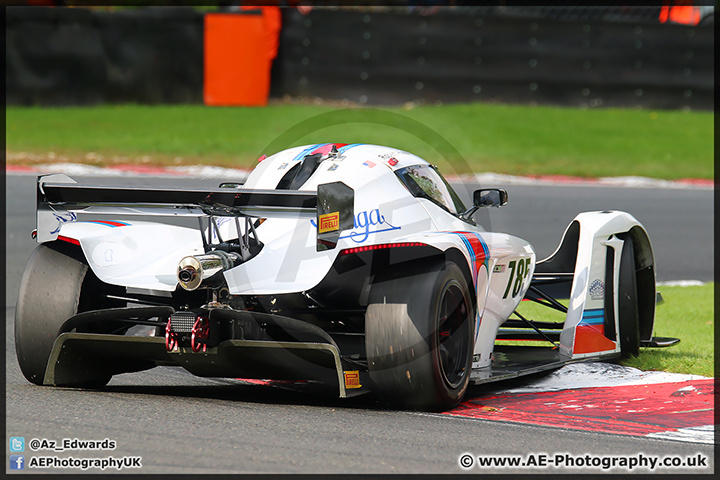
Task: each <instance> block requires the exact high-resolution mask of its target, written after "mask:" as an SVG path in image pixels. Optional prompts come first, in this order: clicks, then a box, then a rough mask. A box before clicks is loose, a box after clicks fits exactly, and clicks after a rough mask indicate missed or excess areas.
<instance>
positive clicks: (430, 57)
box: [271, 7, 714, 110]
mask: <svg viewBox="0 0 720 480" xmlns="http://www.w3.org/2000/svg"><path fill="white" fill-rule="evenodd" d="M485 10H487V9H485ZM284 13H285V14H284V17H283V32H282V40H281V43H280V51H279V53H278V58H277V60H276V63H277V64H278V65H276V67H275V73H276V74H275V75H274V77H273V81H274V84H273V90H272V91H271V92H272V93H273V94H274V95H280V94H289V95H291V96H306V97H321V98H325V99H347V100H349V101H352V102H358V103H367V104H402V103H405V102H417V103H437V102H470V101H483V102H505V103H525V104H529V103H533V102H534V103H537V104H554V105H567V106H590V107H592V106H603V107H635V106H641V107H647V108H668V109H673V108H685V107H689V108H692V109H701V110H708V109H710V110H712V109H713V90H714V55H713V52H714V46H713V42H714V40H713V38H714V36H713V34H714V26H713V25H699V26H696V27H689V26H685V25H671V24H661V23H659V22H658V21H657V18H654V19H652V18H650V19H634V20H633V21H628V20H615V21H611V20H605V19H583V20H562V19H552V18H548V17H544V18H543V17H537V16H536V17H532V16H512V15H498V14H492V13H483V9H482V8H472V7H470V8H464V9H461V8H456V9H445V10H439V11H437V13H435V14H432V15H422V14H419V13H411V14H407V13H387V12H384V13H372V12H357V11H328V10H319V9H318V10H314V11H312V12H311V13H310V14H308V15H306V16H303V15H300V14H299V13H298V12H297V11H294V10H287V11H285V12H284Z"/></svg>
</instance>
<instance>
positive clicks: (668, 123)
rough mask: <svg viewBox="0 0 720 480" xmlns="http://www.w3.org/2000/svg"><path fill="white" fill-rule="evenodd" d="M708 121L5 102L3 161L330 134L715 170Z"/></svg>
mask: <svg viewBox="0 0 720 480" xmlns="http://www.w3.org/2000/svg"><path fill="white" fill-rule="evenodd" d="M713 131H714V117H713V114H712V112H684V111H648V110H634V109H633V110H626V109H589V110H582V109H575V108H560V107H547V106H538V107H527V106H518V105H495V104H480V103H476V104H462V105H444V106H420V107H415V108H411V109H405V108H402V107H393V108H383V109H370V108H341V107H340V106H327V105H312V104H287V103H275V104H271V105H269V106H267V107H264V108H239V107H238V108H235V107H222V108H220V107H205V106H203V105H170V106H168V105H163V106H144V105H105V106H93V107H66V108H41V107H7V108H6V149H7V152H8V153H9V155H8V162H10V163H30V162H33V161H34V162H36V163H37V162H40V163H46V162H47V161H48V160H50V161H63V160H65V161H81V162H83V163H90V164H94V165H98V166H101V165H108V164H113V163H115V164H117V163H152V164H158V165H188V164H213V165H220V166H227V167H238V168H240V167H242V168H249V167H252V166H253V164H254V162H255V160H256V159H257V158H258V156H259V155H260V154H262V153H267V154H271V153H274V151H264V150H265V149H266V148H267V147H274V148H277V149H278V150H279V149H282V148H285V147H288V146H291V145H300V144H304V143H321V142H328V141H334V142H344V143H374V144H380V145H389V146H394V147H397V148H401V149H404V150H407V151H410V152H412V153H416V154H418V155H420V156H421V157H424V158H427V159H428V160H430V161H432V162H435V163H438V164H439V165H440V166H441V168H444V171H447V172H448V173H468V171H472V172H484V171H491V172H498V173H506V174H513V175H572V176H581V177H605V176H627V175H638V176H646V177H653V178H662V179H680V178H706V179H710V178H713V176H714V169H713V151H714V150H713V149H714V144H713ZM428 132H434V134H436V135H437V136H438V138H442V139H444V140H446V141H447V145H449V146H451V147H452V148H451V149H450V150H456V151H457V152H459V154H460V155H459V156H460V157H462V158H463V159H464V161H460V160H459V159H458V158H455V156H454V155H453V152H452V151H448V149H447V148H446V149H445V151H440V152H438V145H437V142H433V141H432V139H431V138H429V137H428V135H427V133H428ZM278 139H280V140H284V141H285V143H288V144H285V145H283V144H282V143H283V141H280V142H278ZM433 143H434V144H433ZM440 150H443V147H442V145H441V146H440ZM22 153H24V154H25V155H23V154H22ZM448 153H449V154H450V155H448ZM443 157H450V158H448V161H446V160H445V159H444V158H443ZM448 168H450V170H448Z"/></svg>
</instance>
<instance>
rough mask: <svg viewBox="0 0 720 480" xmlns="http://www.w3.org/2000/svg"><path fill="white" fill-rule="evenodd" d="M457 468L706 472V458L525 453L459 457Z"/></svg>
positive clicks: (699, 455) (689, 456) (694, 456)
mask: <svg viewBox="0 0 720 480" xmlns="http://www.w3.org/2000/svg"><path fill="white" fill-rule="evenodd" d="M458 465H460V467H461V468H463V469H464V470H469V469H471V468H478V469H481V470H482V469H485V468H526V469H539V468H580V469H588V470H625V471H627V472H631V471H633V470H640V469H642V470H649V471H653V470H657V469H662V468H668V469H674V468H698V469H701V468H707V467H708V457H707V456H706V455H703V454H701V453H697V454H694V455H686V456H682V455H666V456H657V455H645V454H643V453H638V454H635V455H595V454H590V453H586V454H582V455H576V454H572V453H554V454H549V453H528V454H526V455H474V454H472V453H463V454H461V455H460V456H459V457H458Z"/></svg>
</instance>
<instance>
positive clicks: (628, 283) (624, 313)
mask: <svg viewBox="0 0 720 480" xmlns="http://www.w3.org/2000/svg"><path fill="white" fill-rule="evenodd" d="M624 241H625V243H624V244H623V250H622V254H621V256H620V279H619V281H618V314H619V318H618V324H619V327H620V332H619V337H620V351H621V354H622V357H623V358H627V357H631V356H635V355H637V354H639V353H640V316H639V313H638V295H637V280H636V275H635V249H634V246H633V241H632V238H631V237H630V236H629V235H628V236H627V237H626V238H625V239H624Z"/></svg>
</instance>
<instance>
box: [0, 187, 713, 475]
mask: <svg viewBox="0 0 720 480" xmlns="http://www.w3.org/2000/svg"><path fill="white" fill-rule="evenodd" d="M78 180H80V181H83V180H84V179H80V178H79V179H78ZM87 180H88V181H89V182H92V183H104V184H117V183H118V182H119V183H122V184H125V185H131V184H135V185H139V184H141V183H143V182H149V183H151V184H153V185H159V184H173V185H178V186H184V185H187V186H190V185H192V186H209V187H213V186H216V185H217V183H218V181H217V180H202V181H200V180H193V179H187V178H178V179H175V178H174V179H157V178H155V179H148V178H141V177H138V178H122V179H110V178H108V179H97V178H93V179H87ZM230 180H232V179H228V181H230ZM34 182H35V180H34V177H33V176H30V175H9V176H8V177H7V180H6V186H7V203H6V209H7V210H6V222H7V224H6V228H7V231H6V261H7V273H6V275H7V277H6V278H7V286H6V295H7V303H6V330H5V332H6V360H7V362H6V422H7V423H6V434H7V438H8V442H9V437H11V436H22V437H24V438H25V439H26V441H27V442H29V441H30V439H34V438H37V439H43V438H45V439H49V440H57V441H60V440H62V439H65V438H67V439H75V438H77V439H80V440H83V439H84V440H93V439H94V440H103V439H105V438H108V439H111V440H114V441H115V442H116V443H117V447H116V448H115V449H114V450H112V451H85V452H83V451H65V452H60V453H59V452H51V451H44V452H32V451H29V450H28V449H26V451H25V455H26V458H27V459H28V460H29V459H30V457H32V456H40V455H47V456H57V457H61V458H64V457H69V456H72V457H74V458H102V457H107V456H108V455H112V456H114V457H116V458H122V457H126V456H141V457H142V468H141V469H139V470H123V472H125V473H164V474H180V473H195V474H209V473H219V474H221V473H336V474H338V473H343V474H348V473H436V474H438V473H440V474H441V473H465V472H466V470H464V469H463V468H461V467H460V465H459V458H460V456H461V455H462V454H463V453H466V452H471V453H473V454H475V455H519V456H522V457H525V458H526V457H527V456H528V455H529V454H548V455H550V456H553V455H556V454H560V453H568V454H571V455H575V456H578V457H580V456H584V455H586V454H592V455H594V456H608V455H610V456H636V457H637V456H638V455H645V456H658V457H664V456H667V455H676V456H681V457H683V456H687V457H692V456H694V455H696V454H701V455H704V456H705V457H707V459H708V460H707V462H708V466H707V467H704V468H680V469H673V470H670V469H659V470H656V472H662V473H681V472H687V473H711V472H713V471H714V459H713V451H714V449H713V446H712V445H702V444H694V443H683V442H675V441H668V440H661V439H653V438H644V437H636V436H627V435H613V434H606V433H597V432H584V431H577V430H569V429H563V428H551V427H542V426H533V425H523V424H516V423H505V422H494V421H487V420H480V419H470V418H462V417H452V416H446V415H432V414H424V413H417V412H399V411H389V410H384V409H382V408H380V406H379V405H378V404H377V402H376V401H375V400H374V399H373V398H372V397H360V398H355V399H349V400H339V399H335V398H333V395H332V394H326V393H324V392H319V391H314V390H311V389H304V390H298V389H297V388H295V389H292V388H290V389H288V388H278V387H276V386H268V385H250V384H245V383H242V382H239V381H237V380H222V379H202V378H197V377H193V376H191V375H189V374H187V373H185V372H184V371H183V370H181V369H176V368H156V369H153V370H150V371H146V372H140V373H136V374H125V375H119V376H116V377H114V378H113V380H112V381H111V383H110V384H109V385H108V387H106V388H105V389H104V390H102V391H89V390H75V389H64V388H50V387H37V386H34V385H31V384H29V383H28V382H27V381H26V380H25V379H24V378H23V377H22V374H21V373H20V371H19V368H18V366H17V361H16V359H15V349H14V344H13V319H14V314H15V299H16V297H17V289H18V286H17V284H18V282H19V278H20V276H21V275H22V271H23V268H24V264H25V261H26V260H27V257H28V256H29V254H30V252H31V251H32V249H33V248H34V247H35V242H34V241H32V240H31V239H30V231H31V230H32V228H34ZM483 186H489V185H483ZM493 186H496V185H493ZM497 186H499V185H497ZM472 188H474V187H472V186H471V187H470V188H469V189H470V190H471V189H472ZM461 190H462V189H461ZM507 190H508V192H509V194H510V202H509V204H508V205H507V206H506V207H503V208H502V209H498V210H493V211H492V212H489V213H487V214H479V215H477V216H476V218H477V219H478V220H480V222H481V223H482V224H484V225H486V226H490V227H491V228H492V229H494V230H499V231H507V232H508V233H512V234H515V235H518V236H521V237H523V238H525V239H527V240H529V241H530V242H532V243H533V244H534V245H535V247H536V251H537V253H538V257H539V258H542V257H544V256H547V255H549V254H550V253H552V251H553V250H554V248H555V246H556V244H557V242H558V241H559V239H560V235H561V234H562V231H563V230H564V228H565V226H566V225H567V224H568V223H569V222H570V221H571V220H572V218H573V217H574V215H575V214H577V213H578V212H580V211H584V210H594V209H606V208H607V209H622V210H627V211H630V212H631V213H633V214H634V215H635V216H636V217H637V218H638V219H639V220H640V221H641V222H642V223H643V224H644V225H645V226H646V228H647V230H648V232H649V234H650V238H651V240H652V242H653V245H654V247H655V254H656V259H657V264H658V280H660V281H669V280H683V279H696V280H703V281H709V280H712V277H713V271H712V265H713V261H712V258H713V257H712V256H713V230H712V225H713V205H712V197H713V192H712V191H711V190H697V191H696V190H662V191H659V190H652V189H638V190H633V189H627V188H605V187H579V188H578V187H569V186H563V187H547V186H507ZM506 386H507V385H503V387H506ZM497 388H500V387H498V386H485V387H474V388H473V389H471V391H470V392H469V394H468V396H467V397H466V399H472V398H473V397H476V396H480V395H485V394H487V393H491V392H492V391H493V389H497ZM7 448H8V449H6V452H8V451H9V446H8V447H7ZM7 469H8V466H7V465H6V470H7ZM7 471H8V472H9V470H7ZM45 471H46V472H58V473H71V472H72V470H68V469H50V470H45ZM109 471H112V470H106V471H105V473H109ZM469 471H470V472H472V473H492V472H496V473H511V472H518V473H549V472H557V473H571V472H577V473H601V472H603V470H602V469H600V468H590V469H588V468H579V467H576V468H562V467H561V468H554V467H550V466H545V467H527V468H521V469H518V468H508V467H506V468H497V467H494V468H483V469H479V468H476V469H471V470H469ZM612 471H613V472H615V473H632V472H633V471H635V472H644V473H650V471H649V470H647V469H644V470H643V469H635V470H633V471H628V470H622V469H621V470H612ZM91 472H95V473H96V472H99V471H98V470H89V471H87V473H91Z"/></svg>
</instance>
